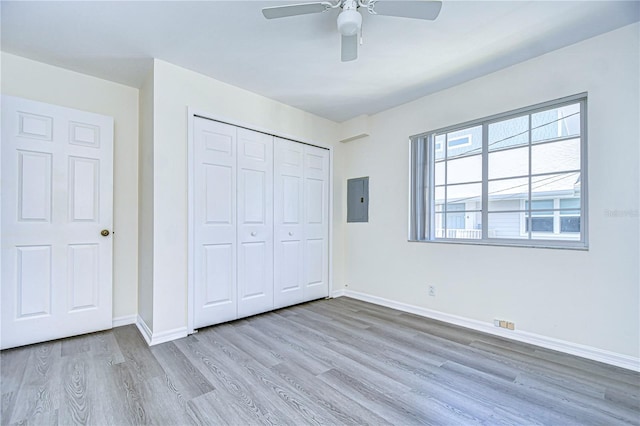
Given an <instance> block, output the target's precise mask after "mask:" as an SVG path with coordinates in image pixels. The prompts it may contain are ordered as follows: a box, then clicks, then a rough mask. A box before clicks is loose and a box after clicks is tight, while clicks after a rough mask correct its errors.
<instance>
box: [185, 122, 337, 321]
mask: <svg viewBox="0 0 640 426" xmlns="http://www.w3.org/2000/svg"><path fill="white" fill-rule="evenodd" d="M192 150H193V161H192V169H193V170H192V171H191V173H192V182H191V194H192V197H191V198H192V199H191V201H190V202H191V203H192V212H193V214H192V218H191V220H192V221H193V226H192V227H191V229H192V233H193V235H192V236H191V237H192V238H191V240H192V242H193V250H192V251H191V253H192V259H191V268H193V273H192V277H193V278H192V284H191V285H192V292H193V306H192V309H193V313H192V315H193V327H194V328H200V327H205V326H208V325H212V324H217V323H221V322H225V321H230V320H233V319H237V318H243V317H247V316H250V315H255V314H258V313H262V312H266V311H269V310H272V309H276V308H280V307H284V306H289V305H293V304H296V303H300V302H304V301H308V300H313V299H318V298H322V297H326V296H328V295H329V244H328V243H329V151H328V150H327V149H323V148H318V147H315V146H310V145H306V144H302V143H299V142H294V141H291V140H286V139H281V138H278V137H274V136H271V135H268V134H265V133H260V132H257V131H253V130H248V129H245V128H241V127H236V126H232V125H229V124H225V123H221V122H218V121H214V120H209V119H206V118H200V117H194V121H193V146H192Z"/></svg>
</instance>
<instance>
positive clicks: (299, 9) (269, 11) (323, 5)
mask: <svg viewBox="0 0 640 426" xmlns="http://www.w3.org/2000/svg"><path fill="white" fill-rule="evenodd" d="M330 7H331V3H328V2H326V1H325V2H317V3H301V4H288V5H284V6H272V7H263V8H262V14H263V15H264V17H265V18H267V19H275V18H284V17H286V16H296V15H306V14H307V13H320V12H324V11H325V10H327V9H329V8H330Z"/></svg>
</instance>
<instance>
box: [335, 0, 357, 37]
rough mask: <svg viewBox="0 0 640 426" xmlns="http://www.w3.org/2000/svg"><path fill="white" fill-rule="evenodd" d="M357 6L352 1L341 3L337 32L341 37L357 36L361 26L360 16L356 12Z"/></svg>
mask: <svg viewBox="0 0 640 426" xmlns="http://www.w3.org/2000/svg"><path fill="white" fill-rule="evenodd" d="M357 5H358V3H357V2H356V1H354V0H346V1H345V2H344V3H343V6H342V8H343V9H342V12H340V15H338V31H340V34H342V35H343V36H352V35H355V34H357V33H358V31H359V30H360V27H361V26H362V15H360V12H358V10H357V7H358V6H357Z"/></svg>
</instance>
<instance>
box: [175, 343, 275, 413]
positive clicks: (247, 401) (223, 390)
mask: <svg viewBox="0 0 640 426" xmlns="http://www.w3.org/2000/svg"><path fill="white" fill-rule="evenodd" d="M198 334H200V333H198ZM198 337H199V338H200V337H201V336H198ZM176 346H178V348H180V350H182V351H183V352H184V353H185V354H186V355H187V356H188V357H189V358H190V359H191V360H192V363H193V364H194V365H195V366H196V367H197V368H198V369H199V370H200V372H201V373H202V374H203V375H204V376H205V377H206V378H207V379H208V380H209V382H210V383H212V384H213V385H214V387H215V388H216V390H217V391H219V395H220V400H219V401H218V403H219V404H229V403H233V404H236V405H237V406H239V407H240V408H239V409H241V410H242V412H243V413H246V416H247V417H248V418H249V419H250V421H249V423H251V424H254V423H256V422H259V423H269V424H277V423H279V422H278V418H285V415H284V413H282V412H281V411H280V409H279V408H277V407H276V406H275V405H274V404H273V402H272V401H270V400H269V399H265V398H264V396H263V395H262V394H260V393H255V392H253V388H252V386H251V385H250V384H249V383H248V382H247V379H246V377H245V376H244V375H243V374H237V368H228V367H227V365H226V364H225V363H223V362H221V361H220V360H219V359H218V356H214V354H213V353H212V351H211V350H210V349H208V348H207V346H206V344H205V343H203V342H201V341H200V340H199V339H189V338H187V339H181V341H179V342H176ZM234 373H235V374H234Z"/></svg>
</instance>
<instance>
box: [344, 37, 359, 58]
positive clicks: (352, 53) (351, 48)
mask: <svg viewBox="0 0 640 426" xmlns="http://www.w3.org/2000/svg"><path fill="white" fill-rule="evenodd" d="M341 50H342V55H341V59H342V62H349V61H354V60H356V59H357V58H358V34H354V35H352V36H342V49H341Z"/></svg>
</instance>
